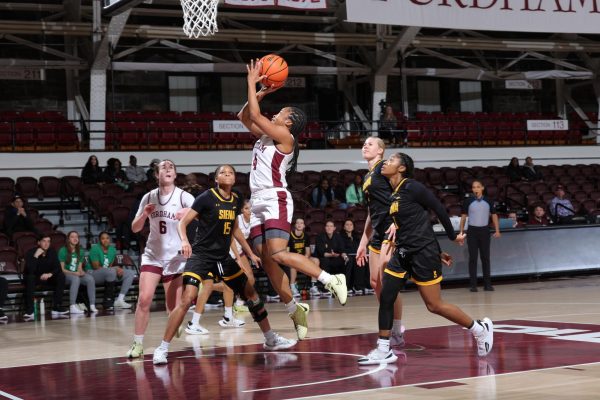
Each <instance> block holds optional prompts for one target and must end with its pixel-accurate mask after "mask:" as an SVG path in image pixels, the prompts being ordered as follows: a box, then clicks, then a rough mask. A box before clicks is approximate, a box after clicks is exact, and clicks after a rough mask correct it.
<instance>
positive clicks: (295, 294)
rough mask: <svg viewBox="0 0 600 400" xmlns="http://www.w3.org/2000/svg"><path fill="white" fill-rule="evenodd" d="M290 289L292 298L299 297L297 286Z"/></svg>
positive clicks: (291, 286)
mask: <svg viewBox="0 0 600 400" xmlns="http://www.w3.org/2000/svg"><path fill="white" fill-rule="evenodd" d="M290 289H292V296H294V297H300V291H298V286H296V285H295V284H293V285H290Z"/></svg>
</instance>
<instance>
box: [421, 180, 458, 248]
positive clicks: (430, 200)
mask: <svg viewBox="0 0 600 400" xmlns="http://www.w3.org/2000/svg"><path fill="white" fill-rule="evenodd" d="M411 189H412V190H411V191H412V192H413V196H414V199H415V200H416V201H417V202H418V203H419V204H421V205H422V206H424V207H425V208H427V209H430V210H433V212H434V213H435V214H436V215H437V217H438V219H439V220H440V222H441V223H442V225H443V226H444V230H445V231H446V235H448V238H449V239H450V240H454V239H456V232H454V228H453V227H452V222H451V221H450V217H448V213H447V212H446V209H445V208H444V206H443V205H442V203H440V201H439V200H438V199H436V198H435V196H434V195H433V193H431V192H430V191H429V190H428V189H427V188H426V187H425V186H424V185H422V184H420V183H417V182H412V185H411Z"/></svg>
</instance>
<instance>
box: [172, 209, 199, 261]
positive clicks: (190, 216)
mask: <svg viewBox="0 0 600 400" xmlns="http://www.w3.org/2000/svg"><path fill="white" fill-rule="evenodd" d="M197 216H198V212H196V210H194V209H193V208H190V209H189V211H188V212H187V213H186V214H185V215H184V216H183V218H182V219H181V220H180V221H179V223H178V224H177V233H179V238H180V239H181V253H182V254H183V256H184V257H185V258H190V256H191V255H192V246H191V245H190V241H189V240H188V237H187V226H188V225H189V224H190V222H192V221H193V220H194V219H195V218H196V217H197Z"/></svg>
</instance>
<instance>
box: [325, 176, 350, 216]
mask: <svg viewBox="0 0 600 400" xmlns="http://www.w3.org/2000/svg"><path fill="white" fill-rule="evenodd" d="M329 186H331V189H332V190H333V197H334V199H335V201H337V202H338V203H337V207H338V208H341V209H346V208H348V205H347V204H346V189H345V188H344V186H343V185H341V184H340V182H339V178H338V177H337V176H336V175H334V176H332V177H331V178H330V180H329Z"/></svg>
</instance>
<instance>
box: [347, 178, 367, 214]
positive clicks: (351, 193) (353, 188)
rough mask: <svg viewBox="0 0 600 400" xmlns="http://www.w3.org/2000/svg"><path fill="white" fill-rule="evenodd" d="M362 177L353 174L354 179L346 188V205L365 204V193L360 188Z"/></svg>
mask: <svg viewBox="0 0 600 400" xmlns="http://www.w3.org/2000/svg"><path fill="white" fill-rule="evenodd" d="M362 183H363V182H362V177H361V176H360V175H359V174H356V175H354V181H353V182H352V183H351V184H350V185H349V186H348V188H347V189H346V204H347V205H348V207H356V206H363V205H365V193H364V192H363V190H362Z"/></svg>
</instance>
